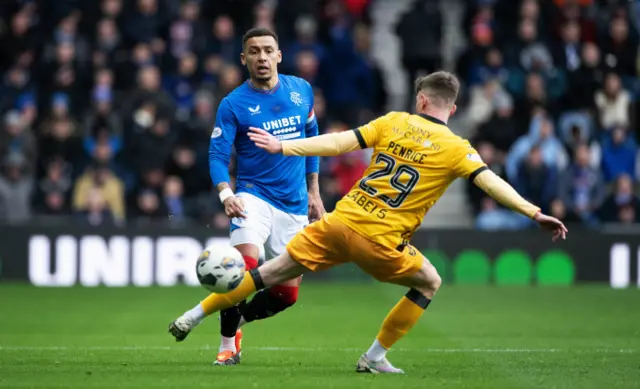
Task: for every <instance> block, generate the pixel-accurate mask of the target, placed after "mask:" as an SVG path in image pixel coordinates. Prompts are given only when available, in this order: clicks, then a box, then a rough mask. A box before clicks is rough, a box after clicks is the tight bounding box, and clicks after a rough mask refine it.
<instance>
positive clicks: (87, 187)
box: [72, 163, 125, 223]
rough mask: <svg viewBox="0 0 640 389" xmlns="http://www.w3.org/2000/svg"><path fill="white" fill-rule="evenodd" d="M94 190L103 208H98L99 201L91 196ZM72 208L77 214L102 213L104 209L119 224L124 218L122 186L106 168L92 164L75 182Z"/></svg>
mask: <svg viewBox="0 0 640 389" xmlns="http://www.w3.org/2000/svg"><path fill="white" fill-rule="evenodd" d="M94 189H97V190H98V191H99V192H100V193H101V197H102V199H103V200H104V203H105V204H104V206H100V205H99V204H100V201H99V199H98V198H97V196H94V195H93V192H94ZM72 206H73V210H74V211H75V212H77V213H82V212H96V211H97V210H99V211H100V212H102V210H103V208H105V209H107V210H108V211H109V212H111V214H112V215H113V219H114V220H115V221H116V222H117V223H120V222H122V221H123V220H124V217H125V204H124V185H123V183H122V181H121V180H120V179H118V178H117V177H116V176H115V175H114V174H113V173H112V172H111V170H109V169H108V168H107V167H105V166H103V165H100V164H97V163H96V164H93V165H92V166H90V167H89V168H87V170H86V171H85V173H84V174H83V175H82V176H80V177H79V178H78V180H77V181H76V183H75V187H74V188H73V201H72ZM93 208H95V209H93Z"/></svg>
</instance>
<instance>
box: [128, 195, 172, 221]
mask: <svg viewBox="0 0 640 389" xmlns="http://www.w3.org/2000/svg"><path fill="white" fill-rule="evenodd" d="M135 213H136V216H137V222H138V225H139V226H149V225H163V224H166V221H167V220H168V210H167V209H166V205H165V204H164V203H163V202H162V201H161V200H160V196H159V195H158V194H157V193H156V191H154V190H152V189H144V190H142V191H140V193H139V194H138V196H137V197H136V208H135Z"/></svg>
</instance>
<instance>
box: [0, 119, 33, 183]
mask: <svg viewBox="0 0 640 389" xmlns="http://www.w3.org/2000/svg"><path fill="white" fill-rule="evenodd" d="M10 153H17V154H20V155H22V156H23V157H24V158H25V164H26V165H25V166H23V167H25V168H26V169H27V171H29V172H33V171H34V170H33V169H34V165H35V161H36V156H37V144H36V139H35V137H34V136H33V133H32V132H31V129H30V128H28V127H27V126H26V125H25V123H24V122H23V120H22V117H21V116H20V114H19V113H18V112H17V111H9V112H8V113H7V114H6V115H5V116H4V126H2V128H1V129H0V156H8V155H9V154H10Z"/></svg>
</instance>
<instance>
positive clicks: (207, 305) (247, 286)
mask: <svg viewBox="0 0 640 389" xmlns="http://www.w3.org/2000/svg"><path fill="white" fill-rule="evenodd" d="M255 291H256V284H255V282H254V281H253V277H251V274H249V272H245V273H244V278H243V279H242V282H240V285H238V287H237V288H235V289H234V290H232V291H231V292H229V293H225V294H218V293H211V294H210V295H209V296H207V298H205V299H204V300H202V301H201V302H200V305H201V306H202V310H203V311H204V313H205V314H206V315H207V316H209V315H211V314H212V313H214V312H218V311H220V310H223V309H226V308H231V307H233V306H235V305H237V304H238V303H240V302H241V301H244V300H246V299H247V297H249V296H251V295H252V294H253V293H254V292H255Z"/></svg>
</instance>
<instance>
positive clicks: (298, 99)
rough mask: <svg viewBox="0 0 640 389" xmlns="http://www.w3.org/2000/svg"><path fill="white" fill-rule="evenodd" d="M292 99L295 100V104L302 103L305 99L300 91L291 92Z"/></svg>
mask: <svg viewBox="0 0 640 389" xmlns="http://www.w3.org/2000/svg"><path fill="white" fill-rule="evenodd" d="M291 101H292V102H293V104H295V105H298V106H300V105H302V103H303V101H302V96H300V93H298V92H291Z"/></svg>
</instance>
